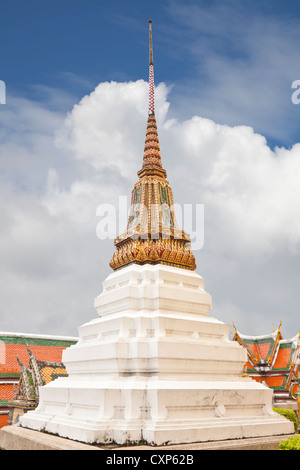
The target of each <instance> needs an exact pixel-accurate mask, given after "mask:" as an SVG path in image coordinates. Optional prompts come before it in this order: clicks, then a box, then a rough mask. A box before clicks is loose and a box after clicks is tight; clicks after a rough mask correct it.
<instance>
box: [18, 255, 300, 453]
mask: <svg viewBox="0 0 300 470" xmlns="http://www.w3.org/2000/svg"><path fill="white" fill-rule="evenodd" d="M95 307H96V309H97V311H98V313H99V316H100V317H99V318H96V319H95V320H92V321H91V322H89V323H86V324H84V325H82V326H81V327H80V328H79V341H78V343H77V344H76V345H74V346H71V347H69V348H68V349H66V350H65V351H64V353H63V362H64V364H65V366H66V368H67V371H68V374H69V377H66V378H58V379H56V380H54V381H53V382H51V383H49V384H48V385H46V386H44V387H41V388H40V402H39V406H38V408H37V409H36V410H34V411H29V412H27V413H26V414H25V415H24V416H23V417H22V418H21V420H20V421H21V425H22V426H24V427H28V428H31V429H35V430H45V431H47V432H49V433H53V434H58V435H59V436H61V437H67V438H70V439H75V440H78V441H82V442H86V443H108V442H115V443H117V444H124V443H129V442H131V443H137V442H141V441H144V442H146V443H148V444H155V445H162V444H165V443H170V444H171V443H187V442H197V441H198V442H201V441H203V442H204V441H213V440H222V439H237V438H246V437H258V436H272V435H282V434H291V433H293V432H294V428H293V424H292V423H291V422H290V421H288V420H286V419H285V418H283V417H282V416H280V415H279V414H277V413H274V412H273V411H272V390H270V389H269V388H267V387H265V386H264V385H262V384H258V383H257V382H255V381H254V380H252V379H250V378H249V377H242V376H241V372H242V368H243V365H244V364H245V362H246V359H247V357H246V351H245V349H244V348H243V347H242V346H240V345H239V344H238V343H237V342H232V341H230V340H229V339H228V329H229V326H228V325H226V324H224V323H223V322H220V321H218V320H217V319H216V318H212V317H210V316H208V313H209V311H210V309H211V297H210V295H209V294H208V293H207V292H205V290H204V286H203V279H202V278H201V276H199V275H198V274H197V273H195V272H192V271H189V270H184V269H180V268H176V267H170V266H164V265H154V266H153V265H149V264H146V265H143V266H139V265H136V264H132V265H129V266H127V267H125V268H123V269H120V270H119V271H115V272H113V273H112V274H111V275H110V276H108V278H107V279H106V280H105V281H104V283H103V292H102V293H101V295H99V297H97V298H96V300H95Z"/></svg>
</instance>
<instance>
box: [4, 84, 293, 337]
mask: <svg viewBox="0 0 300 470" xmlns="http://www.w3.org/2000/svg"><path fill="white" fill-rule="evenodd" d="M167 95H168V88H167V87H166V85H164V84H160V85H159V86H158V87H157V89H156V109H157V118H158V127H159V137H160V143H161V152H162V158H163V164H164V167H165V168H166V170H167V173H168V179H169V181H170V183H171V186H172V188H173V192H174V198H175V202H176V203H193V204H196V203H199V204H201V203H203V204H204V205H205V243H204V248H203V249H202V250H201V251H199V252H197V253H196V256H197V261H198V265H199V268H198V272H199V273H200V274H201V275H203V276H204V278H205V281H206V283H207V285H208V287H209V288H208V290H209V291H210V292H211V293H212V294H213V299H215V305H216V307H217V309H218V308H220V311H216V312H215V316H217V317H218V318H219V319H220V320H223V321H225V320H226V321H231V318H229V317H230V312H229V310H230V308H231V310H232V313H234V314H235V315H237V316H238V319H240V321H241V323H242V325H243V324H244V325H245V327H246V326H247V328H248V326H249V322H245V319H246V318H248V316H249V315H252V318H255V319H256V323H257V324H256V327H257V330H258V331H257V333H261V330H260V320H259V319H261V320H262V321H261V325H265V324H267V323H268V319H270V328H271V325H272V324H273V323H274V322H275V323H276V318H277V317H278V315H280V316H282V317H284V312H282V309H284V308H285V306H286V305H287V304H286V298H287V296H288V298H289V308H291V309H292V308H296V305H297V302H299V299H297V295H298V296H299V294H298V293H297V292H295V283H294V282H291V283H289V281H288V279H289V276H290V278H291V279H293V280H294V279H295V269H296V268H295V262H294V260H295V259H298V258H297V257H299V255H298V252H299V245H300V220H299V214H300V207H299V205H300V197H299V196H300V194H299V185H298V184H297V182H298V181H299V176H300V144H295V145H294V146H293V147H292V148H291V149H285V148H276V149H274V150H271V149H270V148H269V147H268V145H267V142H266V139H265V138H264V137H263V136H262V135H259V134H257V133H255V132H254V131H253V129H252V128H251V127H247V126H236V127H230V126H225V125H220V124H217V123H215V122H214V121H212V120H210V119H206V118H204V117H200V116H194V117H191V118H189V119H185V120H184V121H181V120H179V118H178V120H175V119H169V117H168V110H169V102H168V100H167ZM146 110H147V84H146V83H145V82H144V81H142V80H139V81H137V82H129V83H117V82H111V83H101V84H99V85H98V86H97V87H96V89H95V91H94V92H92V93H91V94H90V95H87V96H85V97H83V98H82V100H81V101H80V102H79V103H78V104H75V106H74V107H73V109H72V110H71V111H70V112H69V113H68V114H67V115H64V114H63V113H57V112H55V111H52V110H49V107H48V106H45V105H43V103H31V102H29V101H24V100H17V99H15V100H14V102H13V105H11V106H10V107H9V108H7V114H6V117H5V115H2V132H1V136H0V155H1V162H2V168H3V169H4V170H5V171H6V175H7V178H6V181H5V182H4V184H3V186H2V188H1V193H2V197H1V203H0V211H1V225H2V231H1V236H0V237H1V243H0V253H1V270H0V279H1V283H0V293H1V298H2V302H1V324H2V326H1V329H6V330H11V329H15V330H19V331H20V330H21V331H36V332H50V333H55V334H74V333H75V332H76V329H77V327H78V326H79V325H80V324H82V323H84V322H85V321H88V320H89V319H90V318H92V317H93V315H95V313H94V311H93V298H94V297H95V296H96V295H98V294H99V292H100V290H101V282H102V280H103V279H104V278H105V277H106V276H107V275H108V274H109V272H110V268H109V266H108V262H109V259H110V257H111V255H112V252H113V249H114V248H113V240H102V241H100V240H99V239H98V238H97V236H96V226H97V222H98V219H97V207H98V206H99V205H100V204H104V203H111V204H114V205H117V204H118V198H119V196H120V195H127V196H128V197H129V196H130V193H131V189H132V187H133V184H134V183H135V181H136V179H137V175H136V172H137V171H138V170H139V169H140V167H141V164H142V155H143V147H144V138H145V131H146V119H147V116H146ZM13 122H15V126H13V125H12V123H13ZM279 253H280V257H281V258H280V260H279V258H278V256H279ZM282 260H284V263H283V261H282ZM287 260H289V261H290V262H287ZM279 262H280V263H281V264H280V265H281V269H282V270H281V273H284V274H285V276H286V279H287V280H286V281H284V282H285V283H284V285H285V288H284V289H282V291H281V290H280V289H279V288H278V286H277V284H276V282H277V281H276V277H275V278H274V272H275V269H276V268H275V269H274V266H276V264H277V263H279ZM258 266H259V270H258ZM249 286H252V287H251V289H250V290H251V292H250V290H249ZM287 286H288V287H287ZM275 291H277V295H274V294H275ZM267 294H268V295H267ZM275 300H276V306H277V310H276V309H274V306H275ZM222 309H223V310H224V311H223V313H222V311H221V310H222ZM279 310H281V311H280V312H279ZM12 312H14V315H12ZM222 315H223V316H222ZM274 316H275V317H276V318H274ZM238 319H237V318H235V322H236V324H237V326H240V325H238ZM289 321H290V324H289V327H290V331H291V335H294V334H295V329H294V327H295V328H297V327H296V326H295V325H294V323H295V321H296V320H295V317H294V320H293V317H292V318H290V319H289ZM293 322H294V323H293ZM252 326H253V325H252ZM41 329H43V331H41ZM239 329H240V331H243V328H242V327H241V328H239ZM246 332H247V331H246ZM248 332H249V331H248Z"/></svg>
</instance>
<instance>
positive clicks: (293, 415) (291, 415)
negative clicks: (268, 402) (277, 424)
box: [273, 408, 298, 434]
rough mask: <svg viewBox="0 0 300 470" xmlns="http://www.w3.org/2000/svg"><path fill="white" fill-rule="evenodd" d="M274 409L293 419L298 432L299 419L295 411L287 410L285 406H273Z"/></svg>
mask: <svg viewBox="0 0 300 470" xmlns="http://www.w3.org/2000/svg"><path fill="white" fill-rule="evenodd" d="M273 411H275V412H276V413H279V414H280V415H282V416H284V417H285V418H286V419H289V420H290V421H292V423H293V424H294V428H295V433H296V434H298V420H297V416H296V413H295V411H293V410H286V409H284V408H273Z"/></svg>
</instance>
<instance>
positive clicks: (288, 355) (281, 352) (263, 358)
mask: <svg viewBox="0 0 300 470" xmlns="http://www.w3.org/2000/svg"><path fill="white" fill-rule="evenodd" d="M280 327H281V323H280V325H279V327H278V328H277V329H276V330H274V331H273V332H272V333H270V334H267V335H261V336H249V335H244V334H242V333H240V332H239V331H238V330H237V329H236V327H234V328H235V332H234V334H233V340H234V341H238V343H239V344H241V345H242V346H243V347H244V348H245V349H246V350H247V354H248V360H247V362H246V364H245V370H246V371H247V373H248V374H249V375H250V376H251V377H252V378H254V379H255V380H257V381H258V382H263V383H265V384H266V385H268V386H269V387H271V388H273V389H274V390H275V391H276V392H277V393H286V394H287V396H288V397H290V398H291V397H292V396H293V395H294V394H297V393H298V382H299V363H300V359H299V358H300V332H299V333H298V335H296V336H294V337H293V338H289V339H284V338H283V336H282V333H281V329H280Z"/></svg>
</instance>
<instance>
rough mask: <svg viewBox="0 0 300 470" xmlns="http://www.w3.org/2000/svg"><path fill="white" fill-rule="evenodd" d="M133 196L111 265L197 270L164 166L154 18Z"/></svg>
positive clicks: (116, 243) (150, 25) (150, 30)
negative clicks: (141, 149) (156, 100)
mask: <svg viewBox="0 0 300 470" xmlns="http://www.w3.org/2000/svg"><path fill="white" fill-rule="evenodd" d="M138 176H139V180H138V181H137V183H136V184H135V186H134V188H133V191H132V195H131V206H130V215H129V220H128V224H127V230H126V231H125V233H123V234H122V235H120V236H118V237H117V238H116V239H115V246H116V248H117V251H116V252H115V253H114V255H113V257H112V259H111V261H110V263H109V264H110V266H111V268H112V269H119V268H122V267H124V266H127V265H128V264H131V263H137V264H145V263H150V264H158V263H161V264H167V265H171V266H176V267H180V268H184V269H190V270H194V269H196V264H195V257H194V254H193V253H192V251H191V249H190V238H189V236H188V234H186V233H185V232H184V231H183V230H181V229H180V228H179V226H178V224H177V220H176V216H175V212H174V201H173V193H172V190H171V187H170V184H169V182H168V181H167V180H166V177H167V173H166V170H164V168H163V167H162V163H161V154H160V146H159V139H158V133H157V125H156V118H155V108H154V67H153V47H152V21H151V20H149V106H148V121H147V130H146V139H145V147H144V155H143V166H142V169H141V170H140V171H139V172H138Z"/></svg>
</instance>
